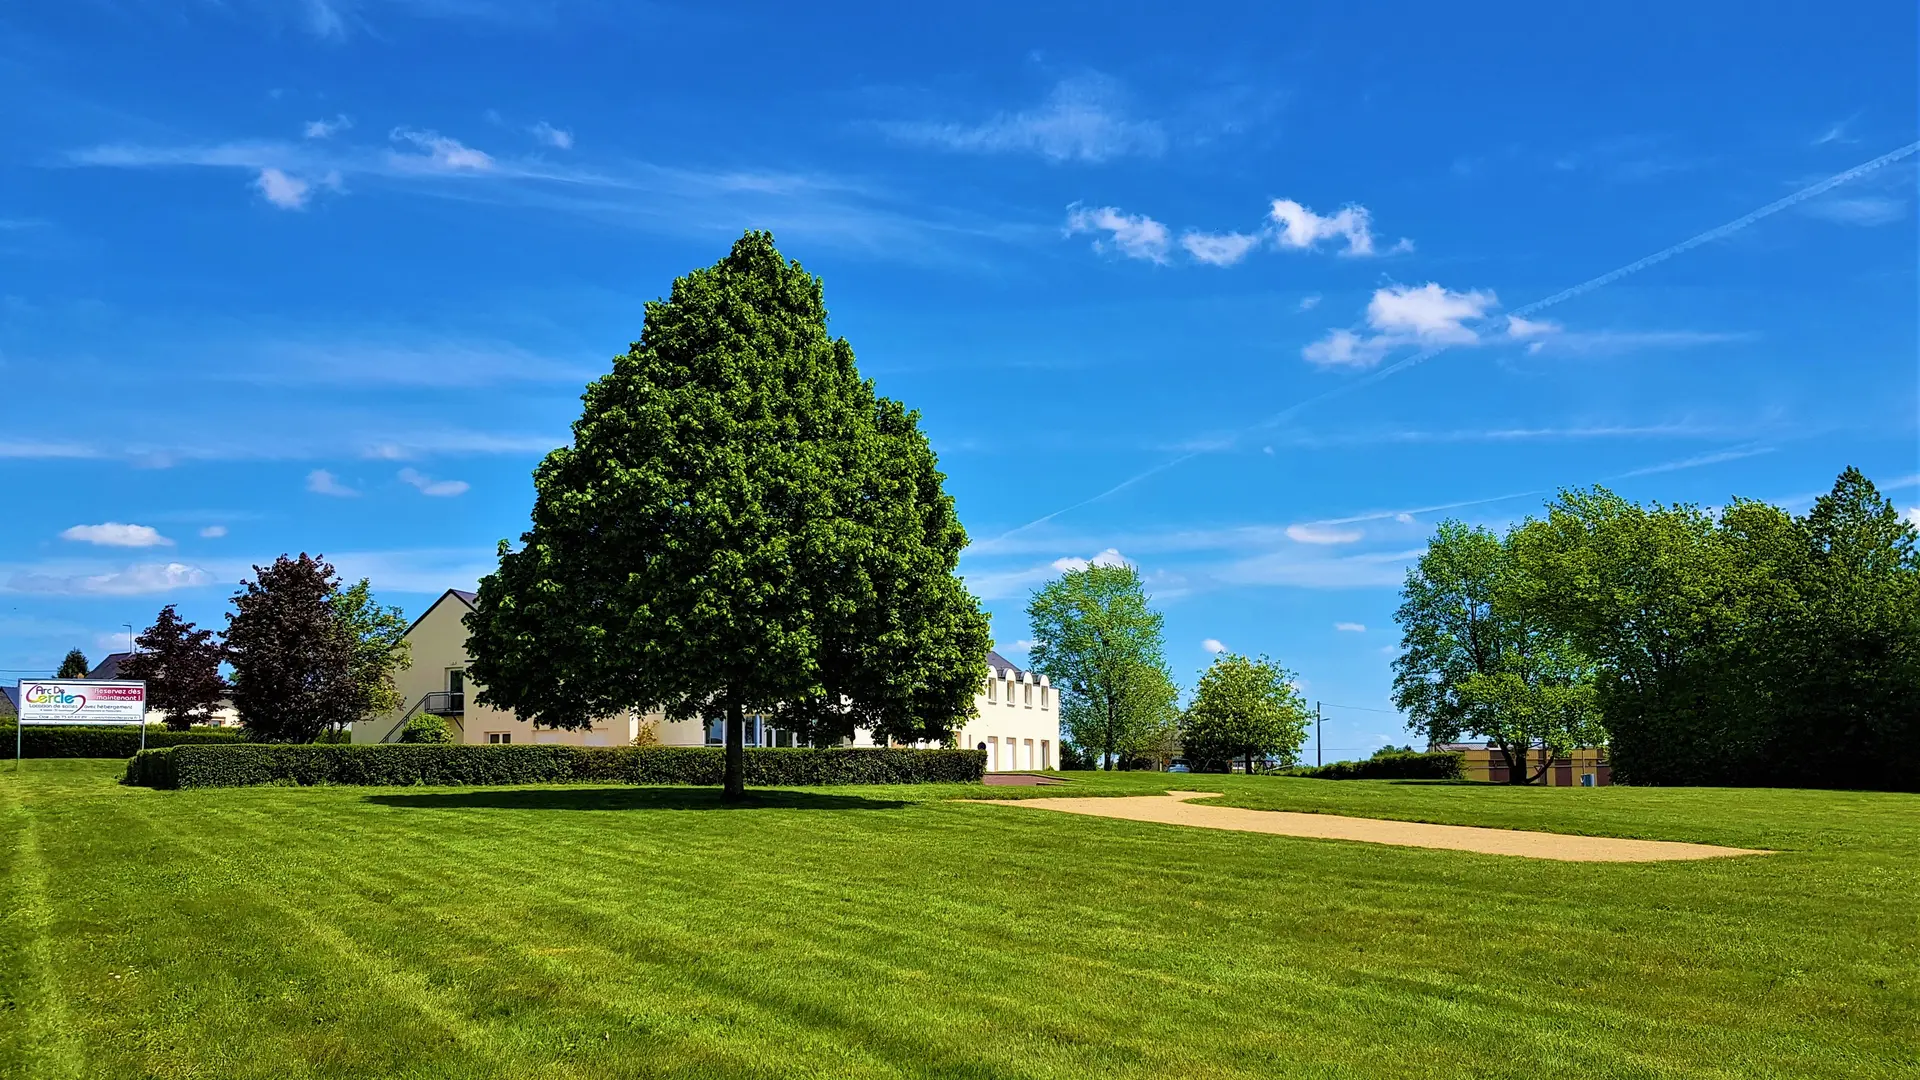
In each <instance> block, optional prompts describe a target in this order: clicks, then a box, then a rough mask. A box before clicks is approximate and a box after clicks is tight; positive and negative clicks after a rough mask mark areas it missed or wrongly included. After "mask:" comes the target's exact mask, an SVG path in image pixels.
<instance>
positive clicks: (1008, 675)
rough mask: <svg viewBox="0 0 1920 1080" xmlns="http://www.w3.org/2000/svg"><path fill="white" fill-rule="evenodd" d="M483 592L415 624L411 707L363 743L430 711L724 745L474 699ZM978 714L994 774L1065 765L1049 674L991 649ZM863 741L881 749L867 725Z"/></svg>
mask: <svg viewBox="0 0 1920 1080" xmlns="http://www.w3.org/2000/svg"><path fill="white" fill-rule="evenodd" d="M474 600H475V596H474V594H473V593H470V592H463V591H461V590H459V589H449V590H447V591H446V592H445V593H443V594H442V595H441V597H440V599H438V600H436V601H434V602H433V606H432V607H429V608H428V609H427V610H426V613H425V614H423V615H421V616H420V617H419V618H418V619H416V620H414V623H413V625H412V626H411V627H409V628H408V629H407V641H408V643H409V644H410V645H411V646H412V661H411V663H410V664H409V665H408V666H407V667H406V668H404V669H402V670H401V671H399V672H398V673H396V675H395V677H394V682H395V684H396V686H397V687H398V689H399V690H400V696H401V700H402V701H404V702H406V705H405V707H404V708H403V709H401V710H400V711H398V712H394V713H389V714H387V715H386V716H382V717H379V718H377V719H374V720H363V721H360V722H359V723H356V724H354V725H353V741H354V742H356V743H378V742H396V741H398V740H399V738H400V729H401V727H402V726H404V725H405V723H406V721H407V720H409V719H411V718H413V717H414V716H416V715H418V714H420V713H428V714H431V715H435V716H439V717H442V718H444V719H445V720H446V721H447V725H448V727H449V728H451V729H452V731H453V737H454V741H455V742H460V743H560V744H566V745H573V746H627V745H630V744H631V743H632V742H633V741H634V740H635V739H636V738H637V737H639V736H640V735H641V733H642V732H643V731H651V734H652V738H653V739H654V740H657V741H658V742H659V743H660V744H661V745H663V746H717V745H720V743H721V741H722V732H721V725H720V723H719V722H718V721H714V722H711V723H706V722H702V721H699V720H680V721H669V720H667V719H666V717H665V716H664V715H662V714H660V713H653V714H650V715H646V716H642V715H639V714H628V715H627V716H625V717H615V718H609V719H606V720H602V721H597V722H596V723H595V724H594V725H593V727H592V728H591V729H590V730H586V731H561V730H555V729H552V728H540V727H536V726H534V725H533V724H532V723H530V722H528V721H525V720H522V719H520V718H519V717H517V716H515V715H514V714H513V713H511V712H506V711H503V710H500V709H495V708H492V707H490V706H486V705H482V704H480V703H479V702H477V701H474V700H473V695H472V693H471V691H472V690H473V689H474V687H472V686H471V685H470V684H469V683H468V681H467V663H468V656H467V628H466V626H465V625H464V624H463V623H462V622H461V619H462V618H463V617H464V616H465V615H466V614H467V612H469V611H472V610H473V605H474ZM974 708H975V713H976V715H975V716H974V717H972V718H971V719H969V720H968V721H967V722H966V724H965V725H964V726H963V727H962V728H961V729H960V731H959V732H958V733H957V737H956V745H958V746H962V747H969V748H974V749H980V750H985V751H986V753H987V769H988V771H990V772H991V771H1014V770H1023V769H1024V770H1032V769H1051V768H1055V767H1056V766H1057V765H1058V764H1059V761H1058V754H1059V741H1060V702H1059V695H1058V694H1056V693H1054V691H1053V687H1052V686H1051V685H1050V684H1049V683H1048V682H1047V679H1046V676H1044V675H1035V674H1034V673H1032V672H1030V671H1021V670H1020V669H1019V668H1016V667H1014V666H1013V665H1012V664H1011V663H1008V662H1007V660H1006V658H1005V657H1002V656H1001V655H1000V654H999V653H995V652H989V653H988V654H987V679H986V682H985V683H984V684H983V685H982V686H981V688H980V691H979V693H978V694H976V695H975V696H974ZM746 741H747V745H749V746H793V745H794V744H795V738H794V733H793V732H792V731H783V730H781V729H780V728H779V727H777V726H775V725H774V724H773V723H771V722H770V721H768V720H767V719H765V718H762V717H758V716H750V717H748V718H747V730H746ZM853 745H855V746H872V745H874V742H873V739H872V737H871V735H870V734H869V733H868V732H866V731H865V730H860V731H857V732H855V734H854V739H853Z"/></svg>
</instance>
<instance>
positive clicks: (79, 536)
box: [60, 521, 173, 548]
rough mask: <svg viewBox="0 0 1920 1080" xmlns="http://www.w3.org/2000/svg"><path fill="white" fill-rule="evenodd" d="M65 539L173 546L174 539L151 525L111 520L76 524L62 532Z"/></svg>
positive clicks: (110, 545)
mask: <svg viewBox="0 0 1920 1080" xmlns="http://www.w3.org/2000/svg"><path fill="white" fill-rule="evenodd" d="M60 537H61V539H63V540H78V541H81V542H82V543H88V544H98V545H100V546H101V547H131V548H144V547H172V546H173V541H171V540H169V539H167V538H166V537H164V536H161V535H160V532H159V530H157V529H155V528H154V527H153V526H151V525H122V524H120V523H119V522H117V521H109V522H107V523H106V524H104V525H75V526H74V527H72V528H70V529H68V530H66V531H65V532H62V533H61V534H60Z"/></svg>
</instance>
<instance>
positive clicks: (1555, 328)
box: [1507, 315, 1560, 341]
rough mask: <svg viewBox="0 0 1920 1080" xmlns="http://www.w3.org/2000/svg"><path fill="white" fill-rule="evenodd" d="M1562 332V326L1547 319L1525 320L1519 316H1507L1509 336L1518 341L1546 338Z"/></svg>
mask: <svg viewBox="0 0 1920 1080" xmlns="http://www.w3.org/2000/svg"><path fill="white" fill-rule="evenodd" d="M1559 332H1560V324H1559V323H1557V322H1551V321H1549V320H1546V319H1523V318H1521V317H1520V316H1518V315H1509V316H1507V336H1508V337H1510V338H1515V339H1517V340H1522V341H1524V340H1526V339H1528V338H1537V337H1545V336H1547V335H1548V334H1557V333H1559Z"/></svg>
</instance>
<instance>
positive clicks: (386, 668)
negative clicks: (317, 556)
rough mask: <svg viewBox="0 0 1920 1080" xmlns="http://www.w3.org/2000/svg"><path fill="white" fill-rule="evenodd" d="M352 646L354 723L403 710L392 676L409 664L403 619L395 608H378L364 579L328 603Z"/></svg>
mask: <svg viewBox="0 0 1920 1080" xmlns="http://www.w3.org/2000/svg"><path fill="white" fill-rule="evenodd" d="M329 602H330V603H331V604H332V606H333V611H334V614H335V616H337V617H338V618H339V620H340V623H341V626H342V627H343V628H344V629H345V631H346V633H347V637H348V640H349V641H351V642H352V644H353V684H354V689H355V694H356V701H355V703H354V708H355V711H356V713H357V715H356V717H355V719H361V720H364V719H367V718H369V717H374V716H379V715H381V714H382V713H391V712H395V711H398V710H400V709H403V708H405V707H406V704H407V703H406V702H405V701H402V700H401V699H400V690H399V688H398V687H396V686H395V685H394V675H395V674H396V673H397V672H398V671H399V670H400V669H401V668H404V667H406V666H407V665H408V664H409V663H411V661H412V657H413V648H412V645H411V644H410V643H409V642H408V641H407V617H406V615H405V614H403V613H402V612H401V610H400V609H399V608H397V607H381V606H380V605H379V603H377V602H376V601H375V600H374V598H373V587H372V585H371V584H370V583H369V582H368V580H367V579H366V578H361V579H360V580H359V581H357V582H355V583H353V584H352V585H349V586H347V587H346V588H344V589H338V588H336V590H335V591H334V593H333V595H332V597H331V598H330V601H329Z"/></svg>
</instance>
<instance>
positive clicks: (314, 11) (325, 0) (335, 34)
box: [304, 0, 347, 41]
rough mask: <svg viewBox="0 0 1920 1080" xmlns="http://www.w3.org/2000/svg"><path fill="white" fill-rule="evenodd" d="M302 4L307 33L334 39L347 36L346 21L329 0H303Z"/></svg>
mask: <svg viewBox="0 0 1920 1080" xmlns="http://www.w3.org/2000/svg"><path fill="white" fill-rule="evenodd" d="M304 6H305V7H306V14H307V20H306V21H307V32H308V33H310V34H312V35H313V36H314V37H319V38H330V39H333V40H336V41H337V40H339V39H340V38H343V37H346V36H347V21H346V19H345V18H344V17H343V16H342V15H341V14H340V12H339V10H338V9H337V8H335V7H334V6H333V4H332V3H331V2H330V0H304Z"/></svg>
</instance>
